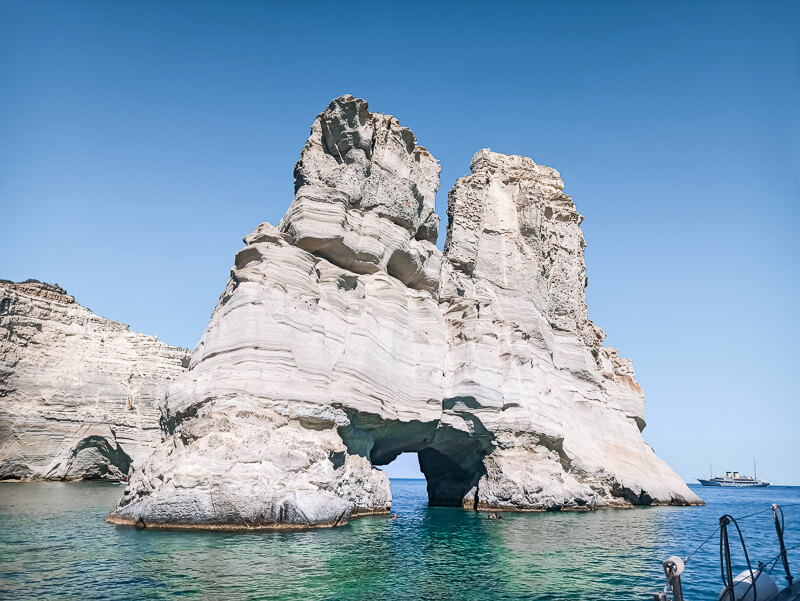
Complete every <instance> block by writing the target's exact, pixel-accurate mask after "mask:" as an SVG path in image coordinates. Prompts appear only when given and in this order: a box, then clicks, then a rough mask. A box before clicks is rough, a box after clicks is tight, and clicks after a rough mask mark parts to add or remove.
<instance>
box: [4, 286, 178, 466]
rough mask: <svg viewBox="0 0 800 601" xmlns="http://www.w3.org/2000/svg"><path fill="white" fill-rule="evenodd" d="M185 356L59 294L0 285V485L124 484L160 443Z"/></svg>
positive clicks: (58, 291) (40, 288)
mask: <svg viewBox="0 0 800 601" xmlns="http://www.w3.org/2000/svg"><path fill="white" fill-rule="evenodd" d="M188 355H189V351H188V350H186V349H182V348H178V347H173V346H169V345H167V344H164V343H163V342H159V341H158V339H157V338H156V337H154V336H147V335H145V334H140V333H138V332H131V331H130V329H129V328H128V326H127V325H125V324H123V323H120V322H117V321H112V320H109V319H105V318H103V317H99V316H97V315H95V314H94V313H92V312H91V311H90V310H89V309H87V308H85V307H82V306H81V305H79V304H78V303H77V302H76V301H75V299H74V298H73V297H72V296H69V295H68V294H67V292H66V291H65V290H64V289H63V288H60V287H59V286H58V285H54V284H47V283H43V282H39V281H37V280H27V281H25V282H19V283H18V282H11V281H8V280H2V281H0V480H11V479H13V480H124V479H125V477H126V476H127V475H128V473H129V472H130V471H131V470H132V467H133V466H136V465H139V464H141V463H142V462H143V461H144V459H145V458H146V457H147V456H148V455H149V454H150V453H151V452H152V450H153V449H154V448H155V447H156V445H157V444H159V443H160V442H161V429H160V427H159V416H160V412H159V409H158V401H159V399H160V398H162V397H163V395H164V391H165V385H166V382H167V381H168V380H169V379H172V378H175V377H176V376H177V375H178V374H180V373H182V372H183V371H185V369H186V368H187V367H188Z"/></svg>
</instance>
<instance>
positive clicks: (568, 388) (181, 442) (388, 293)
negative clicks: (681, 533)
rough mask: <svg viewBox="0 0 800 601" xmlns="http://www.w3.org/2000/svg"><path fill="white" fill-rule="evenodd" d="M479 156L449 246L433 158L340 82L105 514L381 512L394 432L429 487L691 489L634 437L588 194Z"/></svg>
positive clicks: (553, 493) (453, 204)
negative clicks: (600, 304)
mask: <svg viewBox="0 0 800 601" xmlns="http://www.w3.org/2000/svg"><path fill="white" fill-rule="evenodd" d="M471 171H472V172H471V174H470V175H468V176H466V177H463V178H461V179H459V180H458V182H457V183H456V185H455V186H454V188H453V190H452V191H451V192H450V195H449V206H448V217H449V223H448V228H447V232H448V235H447V241H446V244H445V251H444V253H442V252H440V251H439V250H438V249H437V248H436V246H435V244H434V242H435V239H436V231H437V217H436V215H435V213H434V212H433V208H434V206H433V203H434V197H435V194H436V191H437V188H438V184H439V166H438V163H437V161H436V160H435V159H434V158H433V156H432V155H431V154H430V153H429V152H428V151H427V150H426V149H425V148H423V147H422V146H419V145H418V144H417V142H416V138H415V137H414V135H413V134H412V133H411V131H410V130H408V129H406V128H403V127H401V126H400V125H399V124H398V122H397V120H396V119H394V118H393V117H390V116H387V115H380V114H377V113H370V112H369V111H368V108H367V103H366V102H365V101H364V100H360V99H354V98H353V97H351V96H343V97H340V98H337V99H335V100H334V101H333V102H331V104H330V105H329V106H328V108H327V109H326V110H325V111H324V112H323V113H322V114H320V115H319V116H318V117H317V119H316V121H315V122H314V125H313V126H312V128H311V136H310V138H309V140H308V142H307V143H306V146H305V148H304V149H303V152H302V155H301V158H300V161H299V162H298V163H297V167H296V169H295V198H294V201H293V202H292V204H291V206H290V207H289V210H288V212H287V213H286V216H285V217H284V218H283V219H282V220H281V222H280V223H279V224H278V226H277V227H274V226H272V225H270V224H267V223H264V224H261V225H260V226H259V227H258V228H257V229H256V230H255V231H254V232H253V233H252V234H250V235H249V236H247V237H246V238H245V240H244V242H245V247H244V248H243V249H242V250H240V251H239V252H238V253H237V255H236V259H235V263H234V266H233V268H232V269H231V274H230V279H229V281H228V284H227V286H226V288H225V290H224V292H223V293H222V295H221V296H220V299H219V302H218V304H217V307H216V309H215V310H214V313H213V315H212V317H211V321H210V322H209V324H208V326H207V328H206V331H205V333H204V334H203V337H202V339H201V341H200V343H199V344H198V346H197V348H196V349H195V351H194V353H193V355H192V359H191V365H190V370H189V371H188V372H186V373H185V374H182V375H181V376H180V377H179V378H178V379H176V380H175V382H174V383H173V384H172V385H171V386H170V387H169V390H168V398H167V401H166V403H165V405H164V411H165V415H164V424H165V427H166V428H167V434H168V437H167V439H166V440H165V442H164V443H163V444H162V445H161V446H160V447H159V448H158V449H157V450H156V451H155V452H154V453H153V455H152V456H151V457H150V459H149V460H148V461H147V462H146V463H145V465H144V466H143V467H142V469H140V470H137V471H136V473H135V475H134V477H133V478H132V479H131V483H130V485H129V487H128V488H127V489H126V491H125V495H124V497H123V499H122V500H121V502H120V504H119V506H118V507H117V509H116V510H114V511H113V512H112V513H111V514H110V516H109V521H112V522H115V523H120V524H138V525H139V526H142V525H144V526H152V527H188V528H193V527H194V528H230V529H259V528H291V527H308V526H335V525H340V524H344V523H346V522H347V520H348V519H349V518H350V517H352V516H355V515H362V514H370V513H386V512H388V510H389V507H390V503H391V493H390V487H389V480H388V478H387V477H386V475H385V473H384V472H382V471H380V470H378V469H376V468H375V466H378V465H385V464H387V463H389V462H391V461H392V460H393V459H395V458H396V457H397V456H398V455H399V454H400V453H402V452H418V453H419V461H420V467H421V469H422V471H423V473H424V474H425V476H426V479H427V481H428V495H429V501H430V503H431V504H435V505H455V506H463V507H467V508H474V509H482V510H490V509H491V510H498V509H500V510H533V511H543V510H550V509H575V510H579V509H592V508H598V507H621V506H626V507H629V506H632V505H640V504H674V505H688V504H698V503H702V501H700V499H699V498H698V497H697V496H695V495H694V494H693V493H692V492H691V491H690V490H689V489H688V487H687V486H686V484H685V483H684V482H683V481H682V480H681V479H680V478H679V477H678V476H677V475H676V474H675V473H674V472H673V471H672V470H671V469H670V468H669V467H668V466H667V465H666V464H665V463H664V462H663V461H661V460H660V459H659V458H658V457H656V455H655V453H654V452H653V451H652V449H651V448H650V447H649V446H648V445H647V444H646V443H645V442H644V441H643V439H642V436H641V430H642V429H643V428H644V425H645V419H644V396H643V394H642V391H641V389H640V388H639V385H638V384H637V383H636V381H635V380H634V377H633V376H634V374H633V369H632V366H631V363H630V361H629V360H627V359H623V358H620V357H619V356H618V355H617V352H616V350H615V349H611V348H606V347H603V346H602V341H603V338H604V334H603V332H602V330H601V329H600V328H598V327H597V326H595V325H594V324H593V323H592V322H591V321H590V320H589V318H588V316H587V309H586V302H585V295H584V287H585V283H586V273H585V272H586V268H585V264H584V259H583V250H584V246H585V243H584V239H583V234H582V232H581V230H580V227H579V226H580V222H581V219H582V217H581V216H580V214H579V213H578V212H577V210H576V209H575V206H574V204H573V202H572V200H571V198H570V197H569V196H567V195H566V194H564V192H563V187H564V186H563V182H562V180H561V178H560V177H559V174H558V173H557V172H556V171H555V170H553V169H550V168H548V167H543V166H541V165H537V164H536V163H534V162H533V161H532V160H531V159H529V158H526V157H520V156H507V155H502V154H498V153H494V152H491V151H489V150H488V149H487V150H481V151H479V152H478V153H477V154H476V155H475V157H474V158H473V160H472V165H471Z"/></svg>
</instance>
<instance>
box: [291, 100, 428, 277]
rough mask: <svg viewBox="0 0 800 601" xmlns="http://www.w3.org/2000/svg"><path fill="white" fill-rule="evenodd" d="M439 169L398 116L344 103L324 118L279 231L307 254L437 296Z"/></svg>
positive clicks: (300, 166) (315, 128) (320, 119)
mask: <svg viewBox="0 0 800 601" xmlns="http://www.w3.org/2000/svg"><path fill="white" fill-rule="evenodd" d="M440 170H441V169H440V167H439V163H438V161H437V160H436V159H435V158H434V157H433V155H431V153H430V152H428V151H427V150H426V149H425V148H424V147H422V146H419V145H418V144H417V140H416V137H415V136H414V134H413V133H412V132H411V130H410V129H408V128H405V127H401V126H400V124H399V123H398V121H397V119H395V118H394V117H392V116H391V115H382V114H380V113H371V112H370V111H369V110H368V105H367V102H366V101H365V100H362V99H356V98H353V97H352V96H340V97H339V98H336V99H335V100H333V101H332V102H331V103H330V104H329V105H328V107H327V108H326V109H325V110H324V111H323V112H322V113H320V115H319V116H317V118H316V120H315V121H314V124H313V125H312V127H311V135H310V136H309V138H308V141H307V142H306V145H305V147H304V148H303V151H302V154H301V156H300V160H299V161H298V162H297V165H296V166H295V170H294V174H295V198H294V201H293V202H292V204H291V206H290V207H289V210H288V212H287V213H286V215H285V216H284V218H283V219H282V220H281V222H280V224H279V225H278V229H279V230H280V231H281V232H284V233H286V234H288V235H289V236H290V237H291V239H292V241H293V243H294V244H296V245H297V246H298V247H299V248H302V249H303V250H307V251H309V252H312V253H314V254H315V255H317V256H320V257H324V258H326V259H328V260H329V261H331V263H334V264H335V265H338V266H340V267H343V268H345V269H348V270H350V271H353V272H355V273H363V274H366V273H375V272H377V271H385V272H387V273H389V274H390V275H392V276H394V277H397V278H398V279H400V280H401V281H403V282H404V283H405V284H406V285H408V286H410V287H412V288H419V289H426V290H431V291H433V290H435V289H436V287H437V283H438V275H439V269H440V266H441V254H440V253H439V252H438V250H437V249H436V246H435V243H436V237H437V234H438V229H439V218H438V216H437V215H436V213H435V212H434V208H435V207H434V204H435V199H436V191H437V190H438V188H439V172H440Z"/></svg>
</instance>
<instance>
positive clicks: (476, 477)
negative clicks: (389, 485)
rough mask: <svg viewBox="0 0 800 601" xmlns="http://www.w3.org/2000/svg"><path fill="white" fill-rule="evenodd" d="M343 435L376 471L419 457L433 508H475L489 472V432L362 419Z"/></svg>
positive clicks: (440, 425) (429, 502) (348, 443)
mask: <svg viewBox="0 0 800 601" xmlns="http://www.w3.org/2000/svg"><path fill="white" fill-rule="evenodd" d="M365 426H366V427H365ZM370 426H371V427H370ZM340 434H341V435H342V438H343V440H344V441H345V444H347V446H348V448H349V449H350V451H351V452H356V453H358V454H360V455H362V456H365V457H367V458H368V459H369V460H370V462H371V463H372V465H373V466H374V467H381V466H386V465H389V464H390V463H392V462H393V461H394V460H395V459H397V458H398V457H399V456H400V455H402V454H407V453H415V454H416V455H417V458H418V463H419V472H418V473H420V472H421V474H422V476H424V478H425V481H426V487H427V493H428V505H429V506H432V507H436V506H438V507H442V506H443V507H464V508H465V509H476V508H477V507H476V503H477V498H478V495H477V490H478V486H479V482H480V479H481V476H483V475H484V474H485V473H486V468H485V467H484V464H483V459H484V457H485V456H486V453H487V450H488V448H489V446H490V442H491V441H490V435H489V434H488V433H486V434H483V435H475V434H474V433H468V432H464V431H461V430H456V429H453V428H451V427H449V426H445V425H442V424H441V423H438V422H433V423H423V422H385V421H384V422H381V423H380V424H367V423H364V420H363V418H362V419H361V422H360V423H359V422H357V421H356V420H355V419H354V420H353V422H351V426H350V427H348V428H347V429H346V431H341V430H340ZM404 459H405V462H406V463H407V462H408V459H406V458H404Z"/></svg>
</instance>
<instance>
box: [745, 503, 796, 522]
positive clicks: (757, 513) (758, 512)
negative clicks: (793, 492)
mask: <svg viewBox="0 0 800 601" xmlns="http://www.w3.org/2000/svg"><path fill="white" fill-rule="evenodd" d="M797 505H800V503H788V504H786V505H781V507H795V506H797ZM767 511H772V507H767V508H766V509H759V510H758V511H754V512H753V513H748V514H747V515H743V516H742V517H738V518H736V519H737V520H739V521H740V522H741V521H742V520H746V519H747V518H751V517H753V516H754V515H759V514H760V513H766V512H767Z"/></svg>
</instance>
